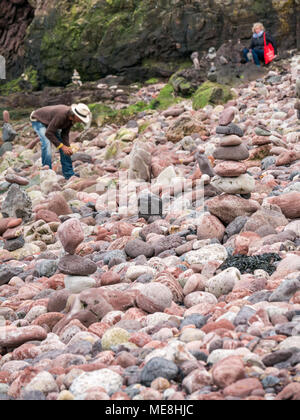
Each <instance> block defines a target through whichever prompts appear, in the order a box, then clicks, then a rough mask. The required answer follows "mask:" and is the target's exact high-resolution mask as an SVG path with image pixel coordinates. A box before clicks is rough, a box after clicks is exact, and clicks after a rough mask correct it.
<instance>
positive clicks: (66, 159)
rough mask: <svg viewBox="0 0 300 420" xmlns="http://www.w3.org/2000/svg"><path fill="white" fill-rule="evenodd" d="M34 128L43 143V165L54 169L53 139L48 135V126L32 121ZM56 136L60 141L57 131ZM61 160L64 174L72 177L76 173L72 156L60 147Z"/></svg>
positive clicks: (67, 177) (66, 176)
mask: <svg viewBox="0 0 300 420" xmlns="http://www.w3.org/2000/svg"><path fill="white" fill-rule="evenodd" d="M32 128H33V129H34V131H35V132H36V133H37V135H38V136H39V139H40V142H41V145H42V165H43V166H47V165H48V166H49V168H50V169H52V149H51V144H52V143H51V141H50V140H49V139H48V138H47V137H46V130H47V127H46V126H45V125H44V124H42V123H41V122H39V121H37V122H32ZM56 137H57V138H58V140H59V141H62V140H61V137H60V134H59V132H57V133H56ZM59 153H60V161H61V166H62V172H63V176H64V177H65V178H66V179H69V178H71V177H72V176H74V175H75V172H74V170H73V163H72V159H71V157H70V156H67V155H65V154H64V153H63V151H62V150H61V149H60V150H59Z"/></svg>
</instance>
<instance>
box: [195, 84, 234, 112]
mask: <svg viewBox="0 0 300 420" xmlns="http://www.w3.org/2000/svg"><path fill="white" fill-rule="evenodd" d="M231 99H233V94H232V93H231V88H230V87H229V86H225V85H220V84H218V83H213V82H209V81H207V82H205V83H203V84H202V85H201V86H200V87H199V88H198V89H197V91H196V93H195V94H194V96H193V108H194V109H195V110H198V109H201V108H204V107H205V106H206V105H221V104H225V103H226V102H228V101H230V100H231Z"/></svg>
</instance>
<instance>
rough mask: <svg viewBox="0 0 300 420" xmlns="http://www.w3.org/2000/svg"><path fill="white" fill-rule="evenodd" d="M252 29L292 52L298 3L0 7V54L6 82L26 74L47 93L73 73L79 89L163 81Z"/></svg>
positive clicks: (156, 1) (150, 1)
mask: <svg viewBox="0 0 300 420" xmlns="http://www.w3.org/2000/svg"><path fill="white" fill-rule="evenodd" d="M2 4H3V5H4V7H3V8H2ZM4 16H5V21H4V20H3V19H4ZM6 16H8V17H9V19H8V25H7V21H6ZM256 21H263V22H264V24H265V26H266V28H267V29H268V30H269V31H271V32H272V34H273V35H274V36H275V37H276V39H277V40H278V42H279V45H280V47H281V48H282V49H285V48H291V47H292V48H293V47H297V46H298V47H299V45H300V39H299V34H300V1H299V0H265V1H261V0H72V1H70V0H2V1H1V11H0V54H3V55H5V57H7V59H8V64H9V68H8V70H9V75H10V77H16V76H18V75H19V73H20V72H21V71H24V69H25V68H26V67H30V66H33V67H34V68H35V69H37V70H38V74H39V78H40V80H41V82H42V83H48V84H55V85H58V84H60V85H63V84H66V83H68V82H69V81H70V78H71V76H72V72H73V70H74V68H76V69H77V70H78V71H79V73H80V74H81V76H82V80H83V81H85V80H95V79H97V78H99V77H101V76H103V75H106V74H108V73H120V72H125V73H126V74H128V75H129V76H130V77H131V78H132V79H141V78H143V77H151V76H152V75H155V74H161V75H166V76H168V75H169V74H170V73H172V72H173V71H174V70H175V68H176V66H174V63H176V65H177V66H178V63H180V62H182V63H184V62H187V61H188V62H190V59H189V56H190V54H191V53H192V52H193V51H199V52H200V53H201V52H204V51H207V49H208V48H209V47H211V46H215V47H219V46H220V45H221V44H222V43H223V42H224V41H226V40H229V39H238V38H240V39H241V40H242V41H245V42H246V43H247V42H248V40H249V39H250V36H251V28H252V24H253V23H254V22H256ZM26 29H27V32H26ZM25 34H27V36H26V39H25V40H24V38H25ZM1 41H2V42H1ZM174 67H175V68H174Z"/></svg>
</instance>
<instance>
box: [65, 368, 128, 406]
mask: <svg viewBox="0 0 300 420" xmlns="http://www.w3.org/2000/svg"><path fill="white" fill-rule="evenodd" d="M122 385H123V378H122V376H121V375H119V374H118V373H116V372H113V371H112V370H110V369H100V370H95V371H93V372H86V373H83V374H82V375H80V376H78V377H77V378H76V379H75V380H74V381H73V382H72V385H71V387H70V391H71V393H72V394H73V395H74V396H75V398H76V399H83V398H84V397H85V396H86V392H87V391H88V390H89V389H91V388H95V387H101V388H104V389H105V391H106V392H107V393H108V394H113V393H115V392H117V391H119V390H120V388H121V386H122Z"/></svg>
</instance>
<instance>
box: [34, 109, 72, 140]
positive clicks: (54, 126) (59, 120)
mask: <svg viewBox="0 0 300 420" xmlns="http://www.w3.org/2000/svg"><path fill="white" fill-rule="evenodd" d="M69 111H70V107H69V106H66V105H55V106H45V107H44V108H40V109H38V110H36V111H34V112H33V113H32V114H31V120H33V121H34V120H37V121H39V122H41V123H42V124H44V125H45V126H46V127H47V130H46V137H47V138H48V139H49V140H50V141H51V142H52V143H53V144H54V145H55V146H56V147H58V146H59V145H60V143H63V144H64V145H65V146H70V141H69V133H70V129H71V127H72V125H73V121H71V120H70V118H69ZM58 130H61V133H60V137H61V140H62V141H60V140H59V139H58V138H57V134H58V133H57V132H58Z"/></svg>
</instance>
